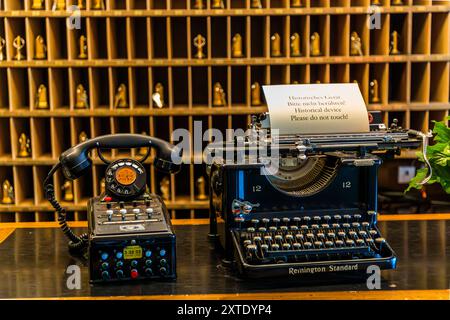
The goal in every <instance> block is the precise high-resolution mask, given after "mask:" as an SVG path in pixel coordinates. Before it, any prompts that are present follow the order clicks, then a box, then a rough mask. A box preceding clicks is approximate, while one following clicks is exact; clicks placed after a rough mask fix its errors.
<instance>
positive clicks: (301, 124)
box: [263, 83, 369, 134]
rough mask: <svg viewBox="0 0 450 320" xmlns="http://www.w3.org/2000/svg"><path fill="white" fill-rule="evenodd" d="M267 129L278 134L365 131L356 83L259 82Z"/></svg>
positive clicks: (363, 107)
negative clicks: (264, 84) (267, 84)
mask: <svg viewBox="0 0 450 320" xmlns="http://www.w3.org/2000/svg"><path fill="white" fill-rule="evenodd" d="M263 90H264V95H265V97H266V101H267V105H268V108H269V115H270V127H271V129H278V130H279V134H326V133H357V132H369V118H368V116H367V108H366V104H365V102H364V99H363V97H362V95H361V92H360V91H359V87H358V84H356V83H338V84H300V85H273V86H263Z"/></svg>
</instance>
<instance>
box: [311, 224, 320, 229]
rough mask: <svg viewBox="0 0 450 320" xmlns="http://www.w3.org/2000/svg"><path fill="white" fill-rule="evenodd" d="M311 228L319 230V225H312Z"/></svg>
mask: <svg viewBox="0 0 450 320" xmlns="http://www.w3.org/2000/svg"><path fill="white" fill-rule="evenodd" d="M311 228H313V229H319V225H318V224H313V225H311Z"/></svg>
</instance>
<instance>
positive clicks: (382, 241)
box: [375, 238, 386, 250]
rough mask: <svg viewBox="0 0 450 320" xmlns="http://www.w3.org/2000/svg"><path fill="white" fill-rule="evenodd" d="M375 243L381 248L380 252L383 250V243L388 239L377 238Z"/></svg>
mask: <svg viewBox="0 0 450 320" xmlns="http://www.w3.org/2000/svg"><path fill="white" fill-rule="evenodd" d="M375 242H376V243H377V244H378V245H379V246H380V250H381V248H382V246H383V243H385V242H386V239H385V238H376V239H375Z"/></svg>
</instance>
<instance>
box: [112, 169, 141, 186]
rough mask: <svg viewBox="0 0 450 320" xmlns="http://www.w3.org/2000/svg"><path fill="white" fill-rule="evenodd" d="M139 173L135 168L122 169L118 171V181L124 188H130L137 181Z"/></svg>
mask: <svg viewBox="0 0 450 320" xmlns="http://www.w3.org/2000/svg"><path fill="white" fill-rule="evenodd" d="M136 177H137V173H136V171H135V170H134V169H133V168H130V167H122V168H119V169H117V171H116V180H117V182H119V183H120V184H123V185H124V186H129V185H130V184H132V183H133V182H134V181H136Z"/></svg>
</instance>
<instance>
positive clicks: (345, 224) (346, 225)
mask: <svg viewBox="0 0 450 320" xmlns="http://www.w3.org/2000/svg"><path fill="white" fill-rule="evenodd" d="M342 228H350V223H343V224H342Z"/></svg>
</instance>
